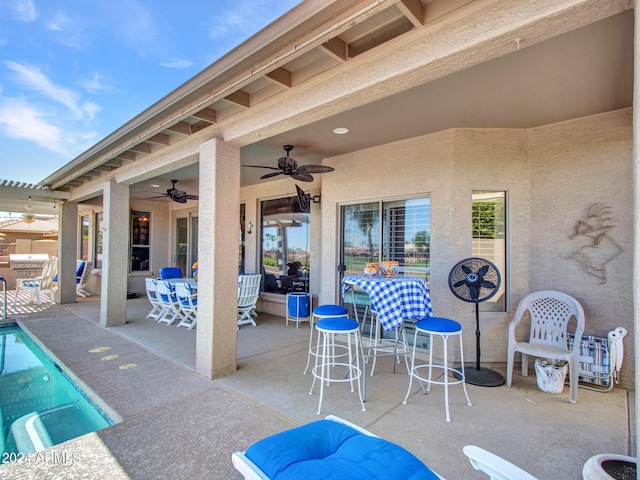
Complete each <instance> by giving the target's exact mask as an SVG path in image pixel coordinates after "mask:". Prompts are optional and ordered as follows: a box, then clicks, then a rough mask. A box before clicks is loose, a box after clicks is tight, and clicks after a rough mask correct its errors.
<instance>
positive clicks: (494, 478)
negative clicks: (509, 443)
mask: <svg viewBox="0 0 640 480" xmlns="http://www.w3.org/2000/svg"><path fill="white" fill-rule="evenodd" d="M462 451H463V452H464V454H465V455H466V456H467V457H469V461H470V462H471V465H473V468H475V469H476V470H480V471H481V472H484V473H486V474H487V475H489V478H491V480H537V479H536V477H534V476H533V475H530V474H528V473H527V472H525V471H524V470H522V469H521V468H519V467H516V466H515V465H514V464H512V463H510V462H508V461H506V460H505V459H503V458H501V457H498V456H497V455H494V454H493V453H491V452H487V451H486V450H484V449H482V448H480V447H476V446H475V445H466V446H465V447H464V448H463V449H462Z"/></svg>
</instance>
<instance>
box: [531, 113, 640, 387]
mask: <svg viewBox="0 0 640 480" xmlns="http://www.w3.org/2000/svg"><path fill="white" fill-rule="evenodd" d="M631 115H632V112H631V109H626V110H621V111H617V112H611V113H609V114H606V115H600V116H594V117H590V118H585V119H583V120H576V121H572V122H565V123H562V124H558V125H555V126H550V127H545V128H539V129H534V130H531V131H530V132H529V157H530V164H531V169H530V171H531V174H530V177H531V187H530V190H531V232H530V239H529V244H528V250H529V252H530V268H529V282H530V288H531V289H532V290H538V289H543V288H552V289H557V290H562V291H564V292H566V293H568V294H570V295H572V296H574V297H575V298H577V299H578V300H579V301H580V303H581V304H582V306H583V307H584V310H585V316H586V332H587V333H589V334H594V335H599V336H606V334H607V332H609V331H610V330H613V329H614V328H616V327H624V328H626V329H627V331H628V335H627V337H626V338H625V356H624V364H623V369H622V372H621V373H622V381H623V383H624V385H625V386H627V387H628V388H633V387H632V385H633V373H634V357H633V348H632V347H633V332H634V328H633V297H632V293H633V290H632V276H633V264H632V260H633V162H632V155H633V151H632V133H633V132H632V124H631V122H632V119H631ZM595 203H602V204H606V205H607V206H608V207H609V208H610V210H611V215H612V217H613V221H612V222H611V223H612V224H613V225H614V228H612V229H610V230H609V231H608V238H604V239H603V240H602V241H601V244H600V251H601V252H602V258H603V259H607V258H608V257H609V256H610V255H611V254H612V253H613V252H615V251H616V247H615V245H614V244H613V243H612V242H611V241H612V240H613V242H615V243H617V244H618V245H619V246H620V247H621V248H622V250H623V251H622V253H621V254H620V255H618V256H617V257H615V258H613V259H612V260H611V261H610V262H609V263H607V264H606V273H607V276H606V283H602V282H601V281H600V279H598V278H597V277H595V276H593V275H590V274H588V273H586V272H585V269H584V268H583V267H582V266H581V264H580V263H578V262H577V261H575V260H573V259H570V258H568V257H569V256H570V255H571V254H572V253H574V252H575V251H576V250H577V249H578V248H579V247H580V246H581V245H584V244H585V243H586V242H585V240H589V239H587V238H586V237H578V238H576V239H575V240H571V239H569V236H570V235H572V234H573V230H574V226H575V224H576V222H577V221H578V220H585V217H586V214H587V210H588V208H589V207H590V206H591V205H593V204H595ZM592 223H593V222H592Z"/></svg>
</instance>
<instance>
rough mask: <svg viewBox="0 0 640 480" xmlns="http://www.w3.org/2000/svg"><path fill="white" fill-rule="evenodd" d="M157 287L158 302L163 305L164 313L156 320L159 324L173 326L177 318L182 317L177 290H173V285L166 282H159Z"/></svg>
mask: <svg viewBox="0 0 640 480" xmlns="http://www.w3.org/2000/svg"><path fill="white" fill-rule="evenodd" d="M156 287H157V288H156V292H157V295H158V301H159V302H160V305H162V312H160V315H159V316H158V318H157V319H156V320H157V322H158V323H166V324H167V325H171V324H172V323H173V322H174V321H175V320H176V318H179V317H181V316H182V312H181V311H180V304H179V303H178V297H177V295H176V292H175V290H174V289H173V288H171V285H170V284H168V283H167V282H165V281H164V280H158V284H157V286H156Z"/></svg>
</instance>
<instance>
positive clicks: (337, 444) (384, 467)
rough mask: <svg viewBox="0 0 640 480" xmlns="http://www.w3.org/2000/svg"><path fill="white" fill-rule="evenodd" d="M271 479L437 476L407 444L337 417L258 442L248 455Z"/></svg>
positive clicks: (369, 479)
mask: <svg viewBox="0 0 640 480" xmlns="http://www.w3.org/2000/svg"><path fill="white" fill-rule="evenodd" d="M245 455H246V456H247V458H248V459H249V460H251V461H252V462H253V463H254V464H255V465H257V466H258V467H259V468H260V469H261V470H262V471H263V472H264V473H265V475H267V477H269V478H270V479H272V480H289V479H290V480H300V479H303V480H338V479H349V480H358V479H363V480H364V479H366V480H376V479H379V480H383V479H384V480H423V479H424V480H433V479H437V478H438V477H437V476H436V475H435V474H434V473H433V472H432V471H431V470H429V469H428V468H427V467H426V466H425V465H424V464H423V463H422V462H421V461H420V460H418V459H417V458H416V457H415V456H414V455H412V454H411V453H409V452H408V451H407V450H405V449H404V448H402V447H400V446H399V445H396V444H394V443H391V442H388V441H386V440H383V439H381V438H376V437H371V436H369V435H364V434H362V433H360V432H358V431H357V430H354V429H353V428H351V427H349V426H347V425H343V424H341V423H337V422H334V421H332V420H319V421H317V422H313V423H310V424H307V425H303V426H302V427H298V428H294V429H293V430H287V431H285V432H281V433H278V434H276V435H273V436H271V437H268V438H265V439H263V440H260V441H259V442H256V443H255V444H253V445H252V446H251V447H249V449H248V450H247V452H246V453H245Z"/></svg>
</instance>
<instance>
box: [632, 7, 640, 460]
mask: <svg viewBox="0 0 640 480" xmlns="http://www.w3.org/2000/svg"><path fill="white" fill-rule="evenodd" d="M633 7H634V16H635V21H634V41H633V50H634V51H635V52H636V54H635V55H634V56H633V58H634V60H633V72H634V73H633V217H634V218H633V329H634V335H633V346H634V353H635V355H634V358H635V368H636V372H635V392H636V393H635V395H634V398H635V405H634V407H635V421H636V425H635V430H636V439H638V438H640V426H639V424H640V406H639V404H638V385H640V355H639V354H638V353H639V352H640V349H639V346H640V138H639V133H638V132H640V73H639V72H640V56H638V54H637V52H640V27H639V25H640V12H639V11H638V9H639V8H640V0H635V1H634V2H633ZM639 445H640V443H639V442H638V441H636V451H635V456H636V458H640V446H639ZM632 453H633V452H632Z"/></svg>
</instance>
